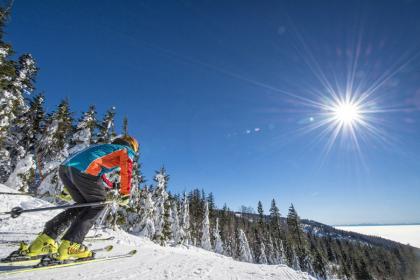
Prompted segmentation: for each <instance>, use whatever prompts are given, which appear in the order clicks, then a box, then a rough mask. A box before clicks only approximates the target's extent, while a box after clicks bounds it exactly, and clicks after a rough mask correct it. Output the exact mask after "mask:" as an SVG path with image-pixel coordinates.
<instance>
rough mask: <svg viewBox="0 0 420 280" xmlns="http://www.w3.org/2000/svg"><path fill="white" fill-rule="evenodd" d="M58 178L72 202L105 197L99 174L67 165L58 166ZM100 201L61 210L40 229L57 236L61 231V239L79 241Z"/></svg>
mask: <svg viewBox="0 0 420 280" xmlns="http://www.w3.org/2000/svg"><path fill="white" fill-rule="evenodd" d="M59 175H60V179H61V181H62V182H63V184H64V186H66V188H67V190H68V192H69V194H70V195H71V197H72V198H73V200H74V201H75V202H76V203H86V202H97V201H105V200H106V191H105V188H104V186H103V183H102V179H101V177H100V176H98V177H96V176H92V175H89V174H85V173H82V172H80V171H79V170H77V169H76V168H73V167H69V166H63V165H62V166H60V169H59ZM104 207H105V206H104V205H100V206H89V207H82V208H71V209H67V210H65V211H64V212H61V213H60V214H58V215H57V216H55V217H54V218H52V219H51V220H50V221H48V222H47V223H46V224H45V228H44V233H45V234H47V235H48V236H50V237H52V238H54V239H57V237H58V236H60V235H61V234H62V233H63V232H64V231H66V230H67V231H66V233H65V234H64V236H63V237H62V239H63V240H69V241H71V242H77V243H80V244H81V243H82V242H83V240H84V239H85V236H86V235H87V233H88V232H89V230H90V228H91V227H92V226H93V224H94V223H95V220H96V218H97V217H98V215H99V214H100V212H101V211H102V210H103V209H104Z"/></svg>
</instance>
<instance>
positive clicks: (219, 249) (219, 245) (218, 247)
mask: <svg viewBox="0 0 420 280" xmlns="http://www.w3.org/2000/svg"><path fill="white" fill-rule="evenodd" d="M213 239H214V251H215V252H216V253H218V254H221V255H223V253H224V249H223V241H222V238H221V237H220V229H219V218H217V219H216V226H215V228H214V230H213Z"/></svg>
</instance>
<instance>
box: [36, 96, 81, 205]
mask: <svg viewBox="0 0 420 280" xmlns="http://www.w3.org/2000/svg"><path fill="white" fill-rule="evenodd" d="M72 121H73V119H72V117H71V112H70V108H69V103H68V101H67V100H63V101H62V102H61V103H60V104H59V105H58V108H57V111H55V112H54V113H52V114H51V115H50V116H49V118H48V120H47V125H46V130H45V132H44V133H43V137H42V138H41V139H40V141H39V145H38V146H37V156H38V159H39V161H40V164H41V166H39V167H38V168H39V169H40V170H41V172H42V174H43V176H44V178H43V180H42V182H41V184H40V186H39V188H38V190H37V191H38V193H39V195H41V196H45V197H46V198H47V197H50V199H49V200H52V201H55V200H56V197H57V195H59V194H60V193H61V191H62V190H63V184H62V182H61V180H60V179H59V177H58V167H59V165H60V163H61V162H62V161H64V160H65V159H66V158H67V157H68V155H69V153H68V146H69V142H70V135H71V133H72V131H73V125H72Z"/></svg>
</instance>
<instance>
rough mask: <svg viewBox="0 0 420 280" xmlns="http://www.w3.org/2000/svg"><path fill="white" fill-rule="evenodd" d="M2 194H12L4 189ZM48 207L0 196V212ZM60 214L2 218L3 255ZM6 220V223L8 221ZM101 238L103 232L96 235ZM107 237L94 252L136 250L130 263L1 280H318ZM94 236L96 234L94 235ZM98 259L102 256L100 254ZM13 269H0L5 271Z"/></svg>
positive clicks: (120, 235) (128, 237)
mask: <svg viewBox="0 0 420 280" xmlns="http://www.w3.org/2000/svg"><path fill="white" fill-rule="evenodd" d="M0 191H4V192H12V191H13V190H12V189H10V188H7V187H6V186H4V185H1V184H0ZM15 206H20V207H23V208H33V207H46V206H49V204H48V203H46V202H44V201H42V200H39V199H34V198H31V197H27V196H6V195H0V211H1V212H3V211H8V210H10V209H11V208H12V207H15ZM57 213H58V211H50V212H37V213H27V214H22V215H21V216H20V217H18V218H16V219H11V218H7V217H6V216H1V217H0V218H1V219H3V220H1V222H0V240H1V241H3V242H0V243H3V244H1V245H0V256H1V257H3V256H6V255H8V253H9V252H11V251H12V250H15V248H16V247H13V246H10V244H9V245H6V244H4V241H5V240H31V239H33V238H34V237H35V236H36V234H37V233H38V232H40V231H41V230H42V228H43V225H44V223H45V222H46V221H47V220H48V219H49V218H51V217H52V216H53V215H54V214H57ZM4 218H5V219H4ZM97 233H99V232H97ZM100 233H102V234H103V235H105V236H111V235H113V236H115V239H114V240H112V241H101V242H100V241H97V242H93V243H91V244H89V243H87V244H88V245H89V246H90V247H91V248H95V247H103V246H105V245H109V244H113V245H115V246H114V248H115V249H114V250H113V251H112V252H109V253H108V254H109V255H112V254H118V253H123V252H128V251H129V250H132V249H137V250H138V253H137V254H136V255H135V256H134V257H131V258H126V259H119V260H112V261H108V262H104V263H92V264H84V265H81V266H74V267H68V268H64V267H63V268H57V269H51V270H46V271H37V272H32V273H26V274H17V275H8V276H4V275H2V276H1V278H2V279H29V278H30V279H32V280H37V279H39V280H41V279H42V280H45V279H49V280H50V279H60V280H62V279H101V280H104V279H105V280H106V279H151V280H153V279H217V280H224V279H241V280H242V279H282V280H295V279H314V278H312V277H310V276H308V275H307V274H306V273H303V272H297V271H295V270H293V269H291V268H289V267H287V266H285V265H258V264H251V263H245V262H239V261H235V260H233V259H232V258H229V257H226V256H222V255H219V254H216V253H212V252H208V251H205V250H203V249H200V248H196V247H190V248H185V247H161V246H159V245H156V244H154V243H153V242H151V241H150V240H148V239H146V238H141V237H137V236H134V235H131V234H128V233H126V232H123V231H111V230H106V231H101V232H100ZM93 234H95V231H94V230H92V231H91V232H90V233H89V235H93ZM98 256H101V255H100V254H98ZM7 269H10V266H8V265H5V264H0V271H2V270H7Z"/></svg>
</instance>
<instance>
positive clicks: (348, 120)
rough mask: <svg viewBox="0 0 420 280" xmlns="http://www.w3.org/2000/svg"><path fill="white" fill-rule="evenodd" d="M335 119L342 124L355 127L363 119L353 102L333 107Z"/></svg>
mask: <svg viewBox="0 0 420 280" xmlns="http://www.w3.org/2000/svg"><path fill="white" fill-rule="evenodd" d="M333 114H334V119H335V120H336V121H338V122H340V123H341V124H345V125H353V124H355V123H356V122H358V121H359V120H360V119H361V117H362V116H361V112H360V108H359V107H358V106H357V104H355V103H352V102H339V103H338V104H336V105H335V106H334V107H333Z"/></svg>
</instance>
